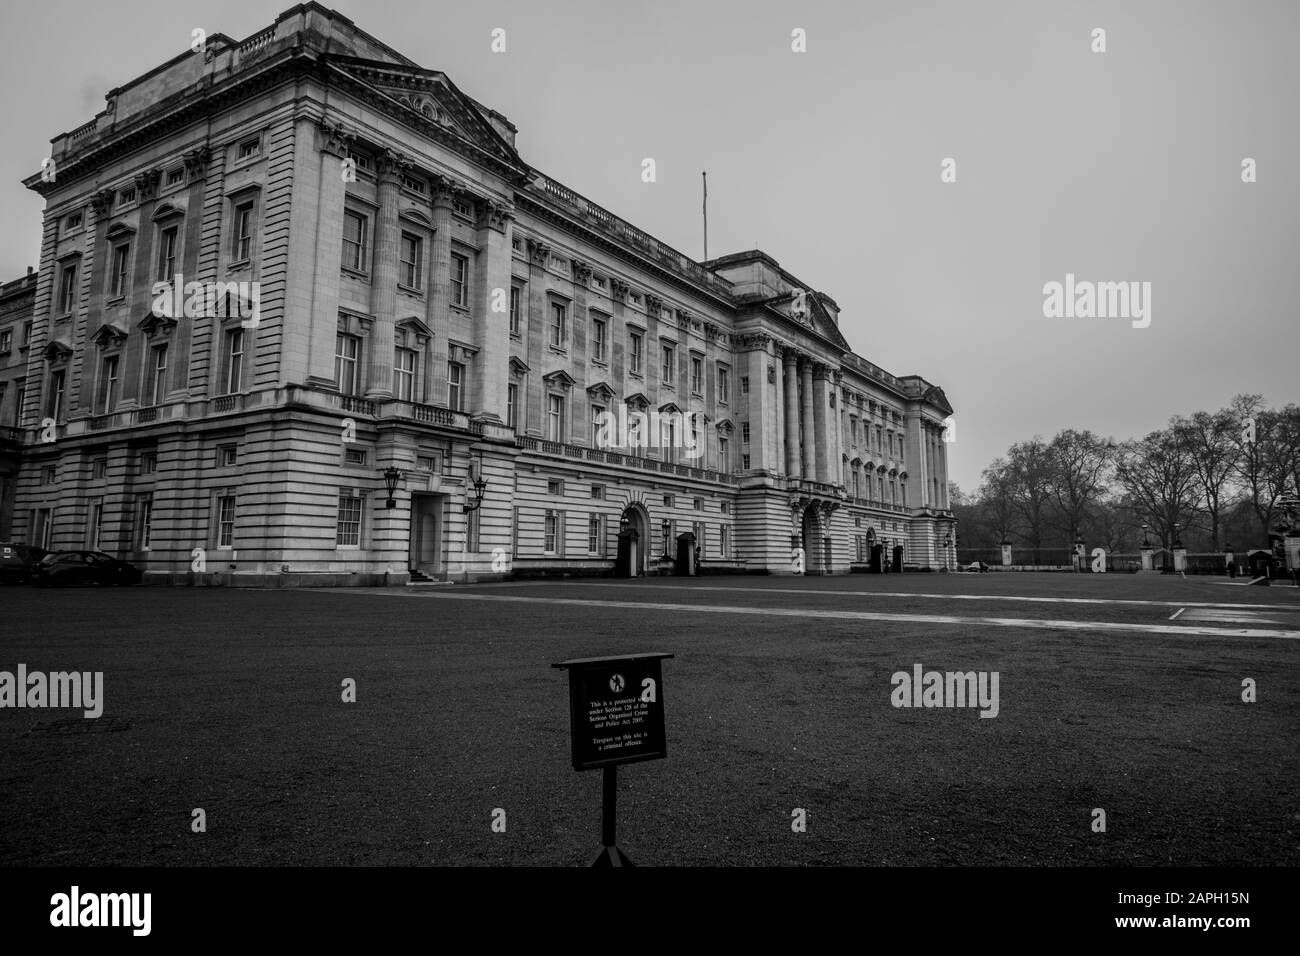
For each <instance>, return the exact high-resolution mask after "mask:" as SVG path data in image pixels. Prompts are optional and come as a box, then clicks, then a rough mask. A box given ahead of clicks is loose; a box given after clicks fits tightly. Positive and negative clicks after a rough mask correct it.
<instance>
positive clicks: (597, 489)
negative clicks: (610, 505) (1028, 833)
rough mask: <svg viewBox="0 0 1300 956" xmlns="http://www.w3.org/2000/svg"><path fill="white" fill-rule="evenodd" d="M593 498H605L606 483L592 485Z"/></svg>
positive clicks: (597, 499) (599, 499) (594, 499)
mask: <svg viewBox="0 0 1300 956" xmlns="http://www.w3.org/2000/svg"><path fill="white" fill-rule="evenodd" d="M591 498H592V500H593V501H604V500H605V486H604V485H592V486H591Z"/></svg>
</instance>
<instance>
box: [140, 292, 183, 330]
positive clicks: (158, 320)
mask: <svg viewBox="0 0 1300 956" xmlns="http://www.w3.org/2000/svg"><path fill="white" fill-rule="evenodd" d="M165 302H166V305H167V306H168V308H167V309H164V310H163V313H164V314H159V313H158V312H152V311H151V312H149V313H148V314H147V315H145V317H144V318H143V319H141V320H140V321H139V322H138V323H137V324H136V328H138V329H139V330H140V331H141V332H143V333H144V334H145V335H149V336H153V335H155V334H157V333H158V332H170V331H171V330H172V329H174V328H176V320H175V319H174V318H173V317H172V316H170V315H167V314H165V313H166V312H168V311H170V306H171V298H170V297H168V298H167V299H166V300H165Z"/></svg>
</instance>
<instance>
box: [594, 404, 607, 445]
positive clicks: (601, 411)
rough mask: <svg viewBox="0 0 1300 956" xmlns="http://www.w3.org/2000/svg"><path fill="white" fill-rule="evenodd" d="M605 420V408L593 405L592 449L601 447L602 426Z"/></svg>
mask: <svg viewBox="0 0 1300 956" xmlns="http://www.w3.org/2000/svg"><path fill="white" fill-rule="evenodd" d="M604 418H605V406H604V405H592V406H591V447H592V448H598V447H599V439H600V432H601V428H602V426H603V425H604Z"/></svg>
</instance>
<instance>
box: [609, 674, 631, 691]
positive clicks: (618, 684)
mask: <svg viewBox="0 0 1300 956" xmlns="http://www.w3.org/2000/svg"><path fill="white" fill-rule="evenodd" d="M626 686H627V683H626V681H624V680H623V675H622V674H615V675H614V676H613V677H611V678H610V679H609V689H610V690H612V691H613V692H614V693H616V694H617V693H618V692H619V691H621V690H622V689H623V688H624V687H626Z"/></svg>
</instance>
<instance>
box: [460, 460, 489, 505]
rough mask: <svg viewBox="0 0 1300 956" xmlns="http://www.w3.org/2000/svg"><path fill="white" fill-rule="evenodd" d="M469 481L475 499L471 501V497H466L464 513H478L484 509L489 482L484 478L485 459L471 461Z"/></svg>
mask: <svg viewBox="0 0 1300 956" xmlns="http://www.w3.org/2000/svg"><path fill="white" fill-rule="evenodd" d="M469 481H470V487H472V488H473V489H474V499H473V500H472V501H471V500H470V499H469V495H466V496H465V505H464V513H465V514H469V513H470V512H471V511H478V509H479V508H482V507H483V492H484V490H485V489H486V488H487V481H486V480H484V478H483V459H482V457H480V458H479V460H478V461H471V462H470V463H469Z"/></svg>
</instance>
